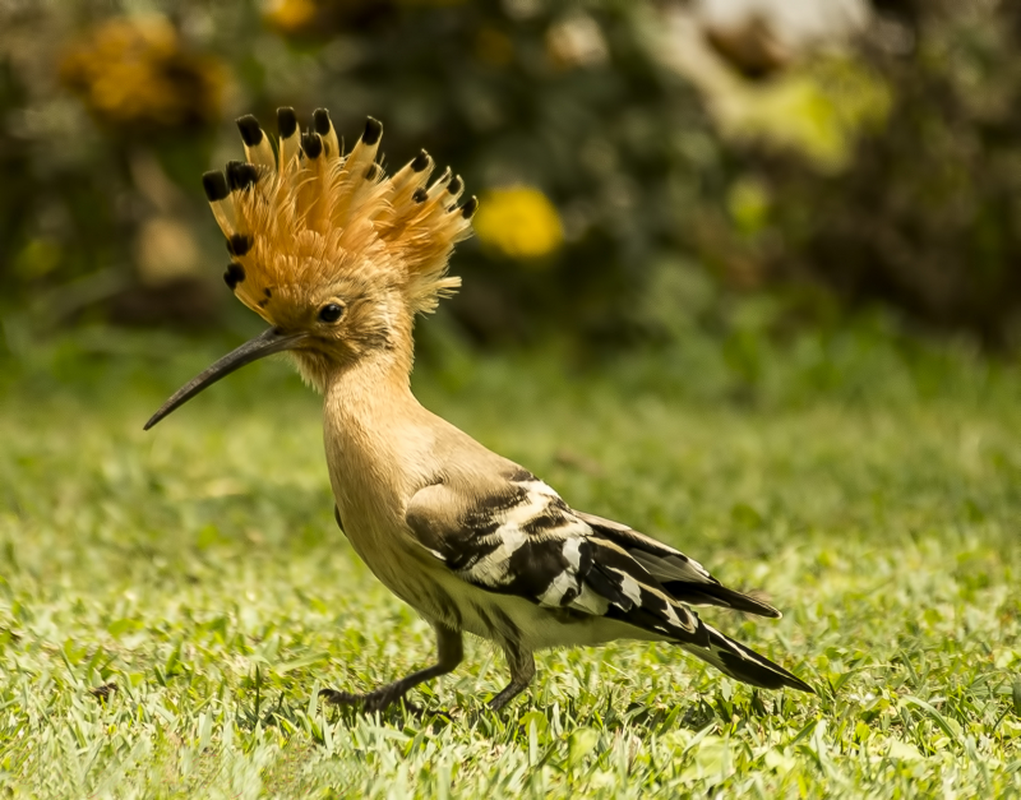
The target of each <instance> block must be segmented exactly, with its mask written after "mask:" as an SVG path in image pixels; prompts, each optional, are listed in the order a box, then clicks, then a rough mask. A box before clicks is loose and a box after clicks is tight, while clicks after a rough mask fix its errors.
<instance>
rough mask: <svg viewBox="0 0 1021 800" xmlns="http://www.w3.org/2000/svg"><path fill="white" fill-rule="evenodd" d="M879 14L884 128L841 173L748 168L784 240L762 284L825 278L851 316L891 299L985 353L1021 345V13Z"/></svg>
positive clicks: (775, 243) (893, 9)
mask: <svg viewBox="0 0 1021 800" xmlns="http://www.w3.org/2000/svg"><path fill="white" fill-rule="evenodd" d="M883 5H884V6H885V7H886V8H887V9H888V11H889V12H890V14H891V16H888V17H885V18H881V19H880V21H879V23H877V25H876V26H874V27H873V28H872V29H871V30H870V32H869V36H868V37H866V38H865V39H863V40H862V41H861V42H860V43H859V44H860V47H859V49H858V57H859V58H861V59H863V60H864V61H865V62H866V63H867V64H869V65H870V66H871V68H872V69H874V70H875V71H876V72H877V73H878V74H881V75H882V76H883V77H884V80H885V81H886V83H887V84H888V86H889V90H890V92H891V93H892V96H893V97H894V98H895V100H894V102H893V103H892V105H891V106H890V110H889V118H888V119H887V121H886V124H885V125H883V126H882V127H881V128H879V129H868V128H866V129H863V133H862V137H861V139H860V141H859V142H858V145H857V147H856V149H855V152H854V155H853V158H852V159H851V161H850V163H849V165H848V167H847V168H846V169H844V170H841V171H838V172H836V173H833V174H819V171H818V170H815V169H812V168H811V167H810V166H809V165H808V164H806V163H805V162H804V161H803V160H800V159H797V158H791V157H789V156H778V155H777V154H776V153H775V152H772V153H771V152H767V151H766V150H760V151H759V153H758V159H757V160H756V163H755V165H754V167H753V168H752V169H753V171H755V172H756V174H757V175H758V179H759V181H760V182H761V183H760V185H761V184H765V185H766V186H768V190H767V191H768V194H769V195H770V197H771V198H772V202H771V203H769V212H768V213H767V214H766V215H765V216H766V217H767V219H766V221H765V223H764V224H763V226H762V231H763V232H764V236H765V237H766V238H768V237H770V236H772V237H774V238H773V240H772V242H771V245H772V250H771V252H768V254H767V253H764V252H763V253H762V254H763V255H764V258H763V260H762V267H763V272H764V275H763V280H764V281H769V280H775V279H776V278H785V279H788V280H789V279H795V280H804V279H808V280H811V281H816V282H819V283H822V284H823V285H825V286H827V287H830V288H832V289H835V290H836V292H837V293H838V295H839V296H840V297H841V298H843V299H844V300H846V301H847V302H848V303H849V304H851V305H852V306H856V305H861V304H866V303H872V302H875V301H877V300H882V301H885V302H887V303H890V304H892V305H894V306H896V307H898V308H901V309H903V310H904V311H905V312H907V314H908V315H909V316H911V317H913V318H915V319H919V320H921V321H923V322H924V323H927V324H929V325H930V326H938V327H944V328H956V329H964V330H968V331H972V332H974V333H975V334H977V335H978V337H979V338H980V339H981V341H983V342H984V343H985V344H986V345H987V346H991V347H994V348H1003V347H1005V346H1009V345H1016V344H1017V342H1018V336H1019V334H1021V326H1019V320H1021V62H1019V61H1018V58H1017V52H1018V49H1019V47H1021V7H1019V6H1018V4H1017V3H1008V2H1002V3H995V2H983V3H956V2H950V1H949V0H947V1H946V2H929V3H924V4H916V3H884V4H883ZM892 14H896V16H892ZM763 243H764V239H760V241H759V242H758V243H757V245H758V246H759V247H763ZM769 247H770V244H767V245H765V246H764V248H763V249H768V248H769ZM760 252H762V251H761V250H760Z"/></svg>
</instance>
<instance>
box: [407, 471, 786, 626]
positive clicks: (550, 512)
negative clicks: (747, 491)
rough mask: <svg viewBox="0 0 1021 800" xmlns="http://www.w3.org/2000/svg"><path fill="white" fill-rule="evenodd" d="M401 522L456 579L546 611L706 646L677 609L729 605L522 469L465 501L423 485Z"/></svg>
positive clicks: (688, 571)
mask: <svg viewBox="0 0 1021 800" xmlns="http://www.w3.org/2000/svg"><path fill="white" fill-rule="evenodd" d="M406 520H407V522H408V526H409V527H410V529H411V531H412V533H413V535H414V536H415V538H416V540H417V542H418V543H419V544H420V545H421V546H423V547H424V548H426V549H427V550H428V551H429V552H430V553H431V554H432V555H433V556H434V557H435V558H436V559H438V560H439V561H441V562H442V563H443V564H444V565H445V566H446V567H447V569H449V570H450V571H451V572H453V573H454V574H455V575H457V576H458V577H459V578H461V579H462V580H464V581H466V582H468V583H470V584H473V585H475V586H478V587H480V588H483V589H486V590H488V591H491V592H496V593H501V594H510V595H516V596H519V597H524V598H527V599H528V600H530V601H532V602H534V603H536V604H537V605H539V606H543V607H546V608H551V609H555V608H561V609H571V610H574V611H577V612H583V613H587V614H592V615H597V616H607V617H611V618H616V619H619V620H622V621H625V622H628V623H630V624H633V625H636V626H638V627H640V628H643V629H645V630H648V631H650V632H654V633H657V634H659V635H662V636H666V637H672V638H677V639H679V640H682V641H687V642H691V643H693V644H694V643H698V644H704V643H703V642H702V641H701V640H702V639H704V638H705V637H706V636H707V633H706V631H705V627H704V626H703V625H702V623H701V622H700V621H699V619H698V617H697V616H696V615H695V613H694V612H693V611H691V610H690V609H689V608H688V607H687V606H686V605H685V602H695V603H707V602H713V603H714V604H716V605H734V604H732V603H729V602H724V601H723V599H721V598H719V597H717V594H718V592H719V590H722V589H723V587H721V586H720V584H719V582H718V581H716V580H715V579H714V578H713V577H712V576H711V575H709V573H708V572H707V571H706V570H705V569H704V568H703V567H702V566H701V565H700V564H699V563H698V562H696V561H692V560H691V559H689V558H687V557H686V556H685V555H684V554H683V553H681V552H679V551H677V550H674V549H673V548H670V547H667V546H666V545H663V544H660V543H659V542H656V541H655V540H654V539H650V538H649V537H647V536H643V535H642V534H640V533H637V532H636V531H633V530H631V529H630V528H627V527H626V526H623V525H619V524H618V523H614V522H610V521H609V520H603V519H601V518H599V517H593V516H589V515H585V514H579V513H577V512H575V511H573V510H572V509H570V508H569V507H568V506H567V504H566V503H564V501H563V500H562V499H561V498H560V496H559V495H558V494H557V493H556V492H555V491H554V490H553V489H552V488H550V487H549V486H547V485H546V484H545V483H543V482H542V481H540V480H538V479H536V478H535V477H534V476H533V475H531V474H530V473H528V472H526V471H524V470H518V471H515V472H513V473H510V474H508V475H507V476H505V477H504V479H503V480H501V481H500V482H498V483H495V484H493V485H491V486H490V488H489V489H488V490H487V491H486V492H485V493H482V494H481V495H479V494H476V495H475V496H473V497H471V498H470V499H469V498H466V497H465V496H464V493H461V492H458V491H457V490H456V489H455V488H453V487H452V486H450V485H448V484H446V483H443V482H440V483H436V484H434V485H432V486H428V487H426V488H424V489H422V490H420V491H419V492H418V493H417V494H416V495H415V496H414V497H413V498H412V500H411V503H410V504H409V507H408V511H407V516H406ZM668 586H669V587H670V588H668ZM682 588H684V591H683V592H681V589H682ZM726 591H728V592H730V591H731V590H726ZM675 592H676V593H679V594H680V595H681V596H678V595H677V594H675ZM731 593H732V594H734V595H736V596H738V597H743V595H740V594H739V593H737V592H731ZM682 597H683V598H687V597H690V598H693V599H690V600H688V599H682ZM707 598H708V599H707ZM752 602H754V601H752ZM759 605H761V604H759ZM766 608H768V606H767V607H766ZM759 613H763V612H762V611H759ZM774 615H775V614H774Z"/></svg>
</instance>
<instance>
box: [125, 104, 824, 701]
mask: <svg viewBox="0 0 1021 800" xmlns="http://www.w3.org/2000/svg"><path fill="white" fill-rule="evenodd" d="M237 124H238V127H239V129H240V131H241V138H242V140H243V142H244V148H245V156H246V161H244V162H241V161H232V162H229V163H228V164H227V166H226V171H225V172H209V173H206V174H205V175H204V176H203V185H204V188H205V191H206V195H207V196H208V198H209V203H210V205H211V206H212V210H213V215H214V216H215V218H216V221H217V223H218V224H219V226H220V228H221V229H222V230H223V233H224V235H225V236H226V238H227V249H228V250H229V252H230V254H231V256H232V261H231V262H230V265H229V266H228V267H227V271H226V273H225V275H224V279H225V280H226V282H227V285H228V286H229V287H230V288H231V289H232V290H233V292H234V294H235V295H236V296H237V298H238V299H239V300H241V302H242V303H244V304H245V305H246V306H248V307H249V308H250V309H252V310H253V311H254V312H256V313H257V314H258V315H259V316H261V317H262V318H263V319H264V320H265V321H266V322H268V323H269V325H270V327H269V328H268V329H267V330H266V331H265V332H264V333H262V334H261V335H259V336H256V337H255V338H254V339H252V340H251V341H249V342H247V343H246V344H243V345H241V346H240V347H238V348H237V349H236V350H234V351H233V352H231V353H230V354H228V355H226V356H224V357H223V358H221V359H220V360H219V361H217V362H216V363H214V364H213V365H212V366H210V367H209V368H208V369H206V370H205V371H204V372H202V373H201V374H199V375H198V376H197V377H195V378H194V379H193V380H192V381H191V382H189V383H188V384H186V385H185V386H183V387H182V388H181V389H179V390H178V391H177V392H176V393H175V394H174V395H173V396H172V397H171V398H170V399H169V400H168V401H167V402H166V403H165V404H164V405H163V407H162V408H160V409H159V411H157V412H156V414H155V415H153V417H152V418H151V419H150V420H149V421H148V423H146V425H145V428H146V429H149V428H151V427H152V426H153V425H155V424H156V423H157V422H159V421H160V420H161V419H162V418H163V417H165V416H166V415H167V414H169V413H170V412H172V411H173V410H174V409H176V408H178V407H179V406H180V405H182V404H183V403H185V402H186V401H187V400H189V399H190V398H192V397H194V396H195V395H196V394H198V393H199V392H201V391H202V390H203V389H205V388H206V387H207V386H209V385H210V384H212V383H214V382H216V381H218V380H220V379H221V378H223V377H224V376H225V375H227V374H229V373H231V372H233V371H234V370H236V369H238V368H240V367H242V366H244V365H245V364H248V363H250V362H252V361H254V360H256V359H259V358H262V357H264V356H268V355H270V354H272V353H279V352H283V351H287V352H290V353H291V354H293V356H294V358H295V360H296V362H297V367H298V369H299V371H300V372H301V374H302V376H303V377H304V378H305V380H306V381H307V382H308V383H310V384H312V386H314V387H315V388H316V389H318V390H319V392H320V393H322V395H323V396H324V404H323V425H324V439H325V447H326V458H327V462H328V464H329V473H330V481H331V484H332V488H333V494H334V497H335V499H336V507H335V515H336V519H337V523H338V524H339V526H340V527H341V529H342V530H343V532H344V533H345V535H346V536H347V537H348V538H349V540H350V542H351V545H352V546H353V547H354V550H355V552H356V553H357V554H358V555H359V556H360V557H361V558H362V559H363V560H364V561H365V563H366V564H367V565H368V566H369V568H370V569H371V570H372V572H373V573H374V574H375V575H376V577H378V578H379V580H381V581H382V582H383V583H384V584H385V585H386V586H387V588H389V589H390V590H391V591H392V592H393V593H394V594H396V595H397V596H398V597H400V598H401V599H402V600H404V601H405V602H406V603H408V604H409V605H411V606H412V607H413V608H415V610H416V611H417V612H418V613H419V614H421V615H422V617H424V618H425V619H426V620H427V621H428V622H429V623H430V624H431V625H432V626H433V628H434V629H435V632H436V640H437V649H438V657H437V660H436V663H435V664H433V665H432V666H429V667H426V668H424V669H421V670H418V671H417V672H413V673H412V674H410V675H408V676H406V677H404V678H401V679H399V680H396V681H394V682H392V683H389V684H387V685H385V686H383V687H381V688H379V689H376V690H375V691H371V692H368V693H367V694H361V695H356V694H349V693H347V692H341V691H332V690H328V691H327V692H326V693H325V694H326V695H327V697H328V699H331V700H333V701H335V702H338V703H346V704H352V705H355V706H358V707H361V708H362V709H364V710H367V711H380V710H383V709H385V708H387V707H388V706H390V705H391V704H392V703H395V702H397V701H400V700H402V699H404V697H405V695H406V694H407V693H408V691H409V690H411V689H412V688H414V687H415V686H417V685H419V684H421V683H423V682H424V681H428V680H431V679H433V678H436V677H438V676H440V675H444V674H447V673H449V672H451V671H452V670H453V669H454V668H455V667H457V665H458V664H459V663H460V662H461V661H462V658H463V652H464V651H463V646H462V637H463V634H464V633H465V632H468V633H473V634H475V635H477V636H480V637H482V638H484V639H488V640H490V641H492V642H495V643H496V644H497V645H498V646H499V647H500V648H501V649H502V650H503V653H504V654H505V656H506V659H507V664H508V666H509V668H510V682H509V683H508V684H507V686H506V687H504V689H503V690H502V691H500V692H499V693H498V694H496V695H495V696H494V697H493V698H492V699H491V700H490V701H489V706H490V707H491V708H492V709H499V708H502V707H503V706H505V705H506V704H507V703H508V702H509V701H510V700H511V699H512V698H514V697H515V696H516V695H518V694H519V693H520V692H522V691H523V690H524V689H525V688H526V687H527V686H528V685H529V684H530V683H531V681H532V678H533V677H534V675H535V661H534V657H533V654H534V653H535V651H537V650H541V649H543V648H551V647H558V646H574V645H597V644H601V643H605V642H608V641H611V640H614V639H618V638H630V639H640V640H646V641H659V642H668V643H671V644H676V645H680V646H681V647H682V648H683V649H685V650H687V651H688V652H689V653H692V654H694V655H695V656H697V657H698V658H700V659H702V660H704V661H707V662H708V663H710V664H712V665H713V666H714V667H716V668H717V669H719V670H721V671H722V672H723V673H725V674H726V675H729V676H730V677H732V678H736V679H737V680H739V681H743V682H745V683H749V684H752V685H753V686H759V687H763V688H767V689H778V688H781V687H784V686H787V687H790V688H792V689H799V690H801V691H804V692H812V691H813V690H812V688H811V687H810V686H809V685H808V684H806V683H805V682H804V681H802V680H801V679H799V678H797V677H796V676H795V675H792V674H791V673H790V672H788V671H787V670H785V669H784V668H783V667H781V666H779V665H778V664H774V663H773V662H772V661H770V660H769V659H767V658H765V657H763V656H761V655H759V654H758V653H756V652H754V651H753V650H751V649H749V648H748V647H745V646H744V645H742V644H739V643H738V642H736V641H734V640H733V639H731V638H729V637H727V636H725V635H724V634H722V633H720V632H719V631H717V630H716V629H715V628H713V627H711V626H709V625H707V624H706V623H705V622H703V621H702V620H701V619H700V618H699V617H698V615H697V614H696V613H695V611H694V610H692V606H719V607H723V608H729V609H734V610H737V611H742V612H748V613H751V614H758V615H761V616H765V617H779V616H780V612H779V611H777V610H776V609H775V608H773V607H772V606H771V605H768V604H766V603H765V602H763V601H761V600H759V599H756V598H755V597H752V596H749V595H747V594H743V593H741V592H739V591H736V590H734V589H729V588H727V587H725V586H723V585H722V584H721V583H720V582H719V581H718V580H716V579H715V578H714V577H713V576H712V575H710V574H709V572H707V571H706V569H705V568H704V567H703V566H702V565H701V564H699V563H698V562H697V561H695V560H693V559H691V558H689V557H688V556H686V555H684V554H683V553H681V552H680V551H678V550H675V549H674V548H672V547H669V546H667V545H665V544H662V543H661V542H658V541H656V540H655V539H652V538H650V537H649V536H646V535H644V534H642V533H639V532H638V531H636V530H633V529H632V528H630V527H629V526H627V525H623V524H621V523H618V522H613V521H611V520H608V519H603V518H602V517H598V516H595V515H593V514H587V513H584V512H581V511H577V510H575V509H573V508H571V507H570V506H568V505H567V504H566V503H565V502H564V501H563V500H562V499H561V498H560V496H559V495H558V494H557V493H556V492H555V491H554V490H553V489H552V488H550V487H549V486H548V485H546V484H545V483H543V482H542V481H541V480H539V479H538V478H536V477H535V476H534V475H532V473H530V472H529V471H528V470H526V469H523V468H522V467H520V466H519V465H517V464H515V463H514V462H512V461H510V460H508V459H506V458H503V457H502V456H500V455H497V454H496V453H494V452H491V451H490V450H488V449H486V448H485V447H483V446H482V445H481V444H479V443H478V442H476V441H475V440H474V439H472V438H471V437H469V436H468V435H467V434H465V433H463V432H462V431H460V430H459V429H457V428H456V427H454V426H453V425H451V424H450V423H448V422H446V421H445V420H443V419H441V418H440V417H438V416H436V415H435V414H433V413H431V412H430V411H428V410H427V409H425V408H424V407H423V406H422V405H420V404H419V402H418V401H417V400H416V399H415V397H414V395H413V394H412V392H411V388H410V373H411V367H412V357H413V352H414V347H413V342H412V326H413V323H414V320H415V316H416V314H418V313H421V312H431V311H433V310H434V309H435V308H436V305H437V302H438V300H439V299H440V298H442V297H443V296H445V295H447V294H449V293H451V292H452V291H453V290H454V289H456V288H457V287H458V286H459V285H460V280H459V279H458V278H456V277H451V276H449V275H448V274H447V264H448V261H449V258H450V255H451V252H452V251H453V248H454V245H455V244H456V243H457V242H458V241H460V240H462V239H464V238H466V237H467V236H469V234H470V229H471V218H472V215H473V214H474V213H475V210H476V208H477V206H478V202H477V200H476V199H475V197H471V198H470V199H468V200H467V201H465V202H461V200H460V198H461V196H462V192H463V188H464V187H463V184H462V181H461V178H460V177H458V176H456V175H453V174H452V173H451V171H450V170H449V169H447V170H445V171H444V172H443V174H442V175H440V176H439V178H437V179H435V180H433V181H432V182H430V180H429V179H430V176H431V173H432V172H433V168H434V164H433V160H432V158H431V157H430V156H429V155H428V154H427V153H426V152H425V151H424V150H423V151H422V152H420V153H419V154H418V155H417V156H415V158H413V159H412V160H411V161H410V162H409V163H407V164H406V165H405V166H403V167H402V168H401V169H399V170H397V172H396V173H395V174H394V175H392V176H390V177H387V176H386V175H385V174H384V171H383V168H382V167H381V166H380V164H379V163H378V161H377V155H378V153H379V143H380V137H381V135H382V132H383V126H382V125H381V124H380V123H379V122H377V121H376V120H374V119H372V118H369V120H368V121H367V123H366V125H365V130H364V132H363V133H362V134H361V137H360V138H359V140H358V141H357V143H356V144H355V145H354V147H353V148H352V149H351V150H350V152H349V153H347V154H346V155H345V154H344V153H342V152H341V147H340V143H339V141H338V138H337V133H336V131H335V130H334V127H333V124H332V122H331V120H330V116H329V114H328V113H327V111H326V110H324V109H319V110H318V111H316V112H315V114H314V116H313V125H312V129H311V130H308V131H307V132H301V131H300V130H299V127H298V123H297V119H296V117H295V114H294V111H293V110H292V109H290V108H282V109H280V110H279V111H278V112H277V124H278V130H279V141H278V143H277V146H276V148H274V147H273V145H272V143H271V142H270V139H269V137H268V136H267V135H266V133H265V132H264V131H263V130H262V129H261V128H260V127H259V123H258V121H257V120H256V119H255V118H254V117H252V116H245V117H241V118H240V119H239V120H238V123H237ZM408 706H409V707H413V706H412V704H411V703H410V702H409V703H408Z"/></svg>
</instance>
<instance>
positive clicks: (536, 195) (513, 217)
mask: <svg viewBox="0 0 1021 800" xmlns="http://www.w3.org/2000/svg"><path fill="white" fill-rule="evenodd" d="M472 226H473V227H474V228H475V234H476V236H478V237H479V241H481V242H482V243H483V244H484V245H485V246H487V247H491V248H492V249H494V250H497V251H499V252H500V253H502V254H503V255H505V256H508V257H509V258H515V259H521V260H527V259H535V258H541V257H542V256H546V255H549V254H550V253H553V252H555V251H556V250H558V249H559V248H560V246H561V245H562V244H563V242H564V228H563V225H562V224H561V222H560V215H559V214H558V213H557V210H556V208H555V207H554V205H553V203H551V202H550V200H549V198H548V197H546V195H544V194H543V193H542V192H541V191H540V190H539V189H536V188H535V187H533V186H508V187H507V188H505V189H494V190H493V191H491V192H488V193H486V194H485V195H483V197H482V202H481V203H480V205H479V210H478V213H477V214H476V215H475V218H474V220H472Z"/></svg>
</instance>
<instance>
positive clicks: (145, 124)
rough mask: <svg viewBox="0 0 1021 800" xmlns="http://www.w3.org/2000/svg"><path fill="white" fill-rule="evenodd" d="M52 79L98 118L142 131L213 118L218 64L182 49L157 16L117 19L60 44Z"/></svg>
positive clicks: (168, 26)
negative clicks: (57, 68) (57, 71)
mask: <svg viewBox="0 0 1021 800" xmlns="http://www.w3.org/2000/svg"><path fill="white" fill-rule="evenodd" d="M60 77H61V80H62V81H63V83H64V84H65V85H66V86H67V87H69V88H70V89H71V90H72V91H74V92H75V93H76V94H78V95H79V96H80V97H81V98H82V100H83V101H84V102H85V104H86V105H87V106H88V107H89V110H90V111H92V113H93V114H95V115H96V117H98V118H99V119H100V120H101V121H103V122H105V123H107V124H109V125H112V126H114V127H118V128H135V129H141V130H146V131H147V130H151V129H153V128H174V127H186V126H193V125H204V124H208V123H209V122H211V121H213V120H215V119H216V118H217V117H218V116H219V112H220V101H221V95H222V92H223V83H224V69H223V67H222V65H221V64H220V62H219V61H217V60H216V59H214V58H212V57H209V56H203V55H197V54H194V53H190V52H188V51H187V50H186V49H185V47H184V45H183V43H182V42H181V40H180V38H179V37H178V35H177V31H176V30H174V27H173V26H172V25H171V24H170V22H168V21H167V20H166V19H165V18H164V17H160V16H153V17H146V18H143V19H129V18H126V17H117V18H114V19H111V20H108V21H106V22H104V23H102V24H100V25H97V26H96V27H94V28H93V29H92V30H91V31H89V33H88V34H86V35H85V36H83V37H82V38H81V39H79V40H77V41H75V42H73V43H72V44H71V45H69V46H68V47H66V48H65V50H64V55H63V58H62V59H61V62H60Z"/></svg>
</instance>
